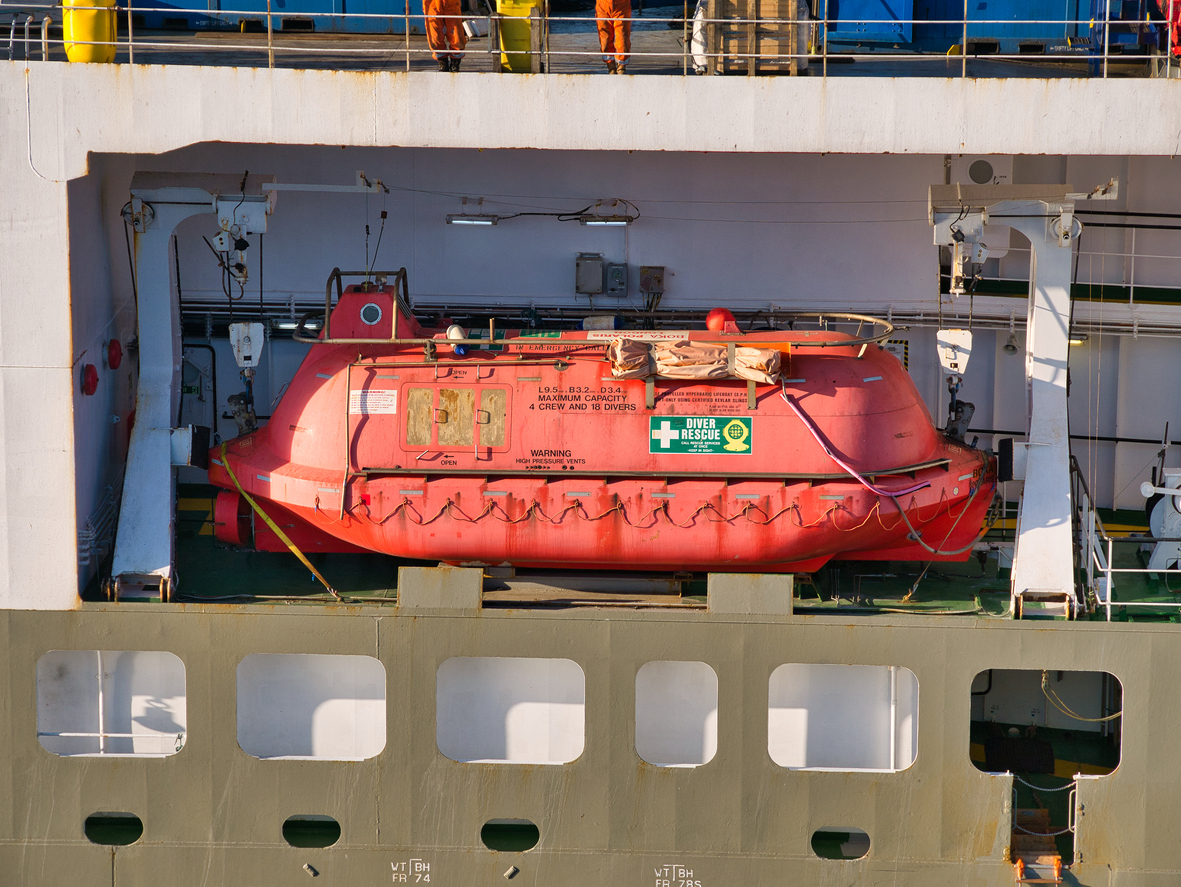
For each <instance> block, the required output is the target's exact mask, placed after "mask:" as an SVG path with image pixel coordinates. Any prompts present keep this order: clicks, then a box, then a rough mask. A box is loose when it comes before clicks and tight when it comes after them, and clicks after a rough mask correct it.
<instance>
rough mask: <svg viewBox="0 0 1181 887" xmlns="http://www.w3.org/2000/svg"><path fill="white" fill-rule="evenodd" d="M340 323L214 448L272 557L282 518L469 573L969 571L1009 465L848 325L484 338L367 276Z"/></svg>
mask: <svg viewBox="0 0 1181 887" xmlns="http://www.w3.org/2000/svg"><path fill="white" fill-rule="evenodd" d="M329 321H330V322H329V323H326V324H325V325H324V330H323V331H322V332H321V333H320V334H319V337H318V339H317V342H316V344H313V345H312V347H311V348H310V350H309V352H308V354H307V357H306V358H305V359H304V361H303V364H302V365H301V367H300V368H299V370H298V372H297V373H296V374H295V377H294V378H293V379H292V381H291V384H290V385H289V386H288V388H287V391H286V393H285V394H284V396H283V398H282V400H281V402H280V403H279V405H278V406H277V408H276V409H275V410H274V413H273V415H272V417H271V419H270V422H269V423H268V424H267V425H266V426H264V427H262V428H260V429H258V430H256V431H254V432H252V433H250V434H246V435H244V436H241V437H239V438H237V439H234V440H231V441H229V442H228V443H226V444H224V445H222V446H221V447H219V448H215V449H214V450H213V451H212V452H211V454H210V473H209V474H210V480H211V482H212V483H214V484H217V485H219V486H221V487H224V488H225V490H224V492H222V493H221V494H220V495H219V498H218V505H217V512H216V524H217V535H218V537H219V538H220V539H222V540H223V541H227V542H231V543H235V544H248V543H249V542H251V540H250V525H251V524H252V523H253V526H254V538H253V544H254V545H256V546H257V547H259V548H262V549H267V550H280V549H282V548H284V543H282V542H281V541H280V539H279V537H278V536H277V535H276V532H275V529H272V526H273V527H276V528H278V529H279V532H281V533H282V534H284V535H286V536H288V537H289V538H290V540H291V542H292V543H293V544H295V545H296V546H298V547H299V548H301V549H303V550H306V551H312V552H323V551H375V552H384V553H386V554H390V555H396V556H399V557H406V558H421V559H429V560H437V561H443V562H447V563H452V564H489V565H504V564H509V565H514V566H522V567H529V566H537V567H543V566H544V567H586V568H593V569H627V570H693V571H698V570H700V571H706V570H714V571H759V572H777V571H808V570H813V569H816V568H818V567H819V566H821V565H822V564H824V563H825V562H826V561H827V560H829V559H830V558H842V559H874V560H886V559H891V560H893V559H897V560H963V559H965V558H967V557H968V555H969V553H970V552H971V549H972V546H973V543H974V542H976V541H977V537H978V535H979V534H980V530H981V525H982V523H983V520H984V517H985V515H986V512H987V510H988V508H989V504H990V502H991V500H992V497H993V494H994V491H995V487H996V464H995V460H994V459H992V458H991V457H990V456H989V455H987V454H986V453H984V452H982V451H980V450H977V449H975V448H973V447H970V446H968V445H966V444H965V443H963V442H962V441H957V440H953V439H949V438H948V437H946V436H945V435H944V434H942V433H941V432H940V431H939V430H937V429H936V427H935V426H934V424H933V422H932V420H931V416H930V413H929V412H928V410H927V408H926V406H925V405H924V403H923V401H922V399H921V398H920V396H919V394H918V392H917V391H916V390H915V387H914V384H913V383H912V381H911V379H910V376H909V374H908V373H907V371H906V370H905V369H904V368H903V366H902V364H901V363H900V362H899V361H898V359H897V358H896V357H895V356H894V355H892V354H890V353H889V352H887V351H885V350H883V349H882V348H881V347H880V345H878V344H877V343H875V342H866V341H865V340H863V339H855V338H854V337H853V336H851V335H848V334H844V333H840V332H835V331H828V330H824V329H815V330H799V331H792V332H788V331H766V332H758V333H747V334H739V333H736V332H734V330H735V329H736V328H735V327H733V325H730V326H729V329H730V330H731V332H729V333H727V332H725V331H723V332H721V333H719V332H717V331H712V330H703V331H655V332H653V331H634V332H623V331H613V330H603V331H565V330H563V331H539V330H513V329H508V330H503V331H501V330H494V331H491V332H490V331H487V330H485V331H481V332H482V333H483V338H481V339H479V341H473V340H474V339H476V338H477V337H476V336H475V335H472V334H471V333H469V332H468V331H461V330H458V328H456V327H452V328H451V329H450V330H447V329H446V328H423V327H420V326H419V324H418V323H417V322H416V321H415V319H414V318H413V317H412V316H411V314H410V312H409V309H408V307H407V305H406V303H405V301H404V300H403V299H401V298H399V296H398V294H397V291H396V289H395V288H394V287H392V286H385V285H382V286H373V285H372V284H370V285H368V286H354V287H348V288H347V289H345V290H344V291H343V293H342V294H341V296H340V298H339V300H338V302H337V304H336V306H335V308H334V309H333V310H332V311H331V314H330V315H329ZM449 333H450V337H449ZM457 336H462V337H466V338H464V339H457ZM490 336H491V337H494V338H490ZM250 500H253V503H254V505H253V510H254V511H255V512H257V513H258V514H259V515H261V514H265V515H266V516H267V517H268V518H269V520H262V519H259V520H254V521H251V520H250V517H251V513H252V505H251V504H250Z"/></svg>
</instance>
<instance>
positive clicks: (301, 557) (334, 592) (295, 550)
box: [221, 441, 340, 600]
mask: <svg viewBox="0 0 1181 887" xmlns="http://www.w3.org/2000/svg"><path fill="white" fill-rule="evenodd" d="M227 444H228V441H226V442H223V443H222V445H221V462H222V466H223V467H224V468H225V470H226V474H228V475H229V476H230V480H232V481H233V482H234V486H235V487H237V488H238V492H239V493H241V494H242V498H244V499H245V500H246V501H247V502H249V503H250V507H251V508H253V509H254V513H255V514H257V515H258V516H259V517H261V518H262V519H263V522H264V523H265V524H266V525H267V526H268V527H270V528H271V530H272V531H273V532H274V534H275V535H276V536H278V537H279V538H280V539H281V540H283V544H284V545H286V546H287V547H288V548H289V549H291V553H292V554H294V555H295V556H296V557H297V558H299V560H300V563H302V564H303V565H304V566H305V567H307V568H308V569H309V570H311V571H312V575H313V576H315V577H316V578H317V579H319V580H320V584H321V585H323V586H324V587H325V588H327V589H328V593H329V594H331V595H332V596H333V597H334V598H336V599H337V600H340V593H339V592H337V590H336V589H335V588H333V587H332V586H331V585H329V584H328V580H327V579H325V578H324V577H323V576H321V575H320V571H319V570H317V569H316V568H315V567H313V566H312V562H311V561H309V560H308V559H307V558H306V557H305V556H304V553H303V552H302V551H300V550H299V549H298V548H297V547H296V545H295V543H294V542H292V541H291V540H290V539H288V538H287V534H286V533H284V532H283V531H282V530H280V529H279V525H278V524H276V523H275V522H274V521H273V520H271V519H270V518H269V517H267V513H266V512H265V511H263V510H262V506H261V505H259V504H258V503H257V502H255V501H254V497H253V496H251V495H250V494H249V493H247V492H246V491H245V490H244V489H242V484H240V483H239V482H238V476H237V475H236V474H234V469H232V468H231V467H230V460H229V459H227V458H226V445H227Z"/></svg>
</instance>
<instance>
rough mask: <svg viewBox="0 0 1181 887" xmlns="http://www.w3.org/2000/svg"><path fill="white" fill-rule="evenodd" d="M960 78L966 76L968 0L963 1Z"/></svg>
mask: <svg viewBox="0 0 1181 887" xmlns="http://www.w3.org/2000/svg"><path fill="white" fill-rule="evenodd" d="M960 39H961V40H962V41H963V42H961V43H960V77H961V78H965V77H967V76H968V0H964V31H963V37H961V38H960Z"/></svg>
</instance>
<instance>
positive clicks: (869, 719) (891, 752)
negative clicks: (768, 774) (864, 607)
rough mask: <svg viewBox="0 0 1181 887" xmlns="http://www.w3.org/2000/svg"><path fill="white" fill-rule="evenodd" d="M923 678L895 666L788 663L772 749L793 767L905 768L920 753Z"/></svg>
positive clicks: (774, 687)
mask: <svg viewBox="0 0 1181 887" xmlns="http://www.w3.org/2000/svg"><path fill="white" fill-rule="evenodd" d="M918 706H919V682H918V678H916V677H915V674H914V672H912V671H911V670H910V669H909V668H902V667H900V666H894V665H888V666H887V665H809V664H789V665H781V666H779V667H778V668H777V669H775V671H773V672H772V673H771V680H770V684H769V687H768V699H767V751H768V753H769V754H770V755H771V760H773V761H774V762H775V763H776V764H778V765H779V766H781V767H787V768H789V769H792V770H874V771H885V772H893V771H897V770H905V769H906V768H907V767H909V766H910V765H911V764H913V763H914V760H915V756H916V754H917V753H918Z"/></svg>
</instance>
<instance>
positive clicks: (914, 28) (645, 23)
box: [0, 0, 1181, 77]
mask: <svg viewBox="0 0 1181 887" xmlns="http://www.w3.org/2000/svg"><path fill="white" fill-rule="evenodd" d="M543 2H544V0H543ZM1174 4H1181V0H1169V5H1168V9H1169V17H1170V21H1171V20H1172V16H1173V11H1174ZM801 5H802V4H801ZM1111 7H1112V3H1111V2H1107V3H1105V4H1104V14H1103V17H1102V18H1100V19H1090V18H1088V19H1081V18H1080V19H1071V18H1053V19H1016V20H1012V19H1001V18H972V17H971V15H970V13H971V11H972V10H970V8H969V3H968V2H967V0H965V3H964V7H963V15H962V16H961V17H959V18H954V19H952V18H947V19H910V20H896V19H864V20H857V21H856V22H850V21H847V20H840V19H833V18H830V8H829V0H814V3H813V5H812V7H811V13H810V14H809V15H808V16H801V17H798V18H770V17H753V18H751V17H742V16H720V15H717V14H716V11H717V7H716V5H715V6H713V9H714V13H715V14H714V15H713V16H710V15H708V11H709V7H707V6H706V5H705V4H704V3H699V4H696V5H690V4H689V3H688V2H683V3H682V9H681V13H682V14H681V15H678V16H659V15H657V16H653V15H644V14H643V11H642V10H641V11H640V15H638V16H635V17H633V18H632V19H631V26H632V49H631V51H630V52H629V53H628V56H629V68H630V70H631V71H632V72H633V73H634V72H637V70H643V71H645V72H646V73H665V74H667V73H676V72H677V69H679V72H680V73H681V74H690V73H702V72H706V71H708V72H711V73H722V72H727V71H735V72H739V73H747V74H759V73H772V74H774V73H801V72H803V71H804V70H805V69H808V70H809V71H810V72H811V71H818V73H819V74H820V75H821V76H830V75H831V74H833V73H836V72H835V71H830V67H833V66H834V65H835V66H837V67H839V68H840V73H842V74H848V73H861V72H862V71H864V72H865V73H869V74H875V73H889V74H891V75H897V74H899V73H900V72H899V68H906V69H908V70H909V71H911V72H917V73H934V72H938V73H940V74H943V75H944V76H954V75H955V74H958V76H960V77H969V76H1008V75H1014V74H1015V75H1018V76H1029V73H1030V71H1031V68H1030V67H1029V66H1030V65H1031V64H1035V63H1039V62H1040V63H1043V64H1042V66H1041V67H1042V69H1043V70H1042V71H1040V72H1039V73H1041V74H1042V75H1043V76H1051V75H1056V74H1066V75H1070V76H1076V75H1077V74H1079V71H1078V70H1077V67H1078V65H1079V64H1080V63H1086V67H1087V69H1088V71H1087V72H1086V73H1090V74H1091V75H1093V76H1102V77H1107V76H1109V75H1110V74H1111V73H1112V67H1113V65H1114V64H1115V62H1116V60H1126V59H1128V58H1132V60H1133V61H1134V62H1135V63H1136V64H1137V65H1138V66H1144V65H1149V66H1150V67H1151V72H1152V73H1153V74H1154V75H1162V76H1181V70H1179V69H1178V64H1177V62H1176V61H1175V60H1174V58H1173V49H1174V36H1173V29H1172V28H1171V27H1170V21H1160V20H1156V21H1148V20H1140V19H1136V20H1131V19H1120V18H1115V17H1113V16H1112V14H1111V13H1112V9H1111ZM1120 8H1121V9H1122V7H1120ZM52 9H53V12H52V13H51V14H50V15H45V16H44V17H43V18H42V20H41V34H40V35H39V37H40V44H41V47H40V50H41V51H40V56H41V59H42V60H47V59H50V58H51V57H57V58H62V57H64V55H65V50H64V42H63V40H62V39H61V38H60V37H58V39H56V40H51V35H50V28H51V27H52V26H53V24H55V23H56V22H57V21H59V20H60V19H61V17H62V16H63V15H64V14H72V13H74V12H101V11H107V12H109V13H110V14H111V15H113V16H115V17H116V19H117V21H118V22H119V23H120V24H121V25H122V27H123V31H122V33H121V34H119V35H118V37H117V39H115V40H114V41H110V42H105V43H101V42H98V41H94V42H87V41H81V40H76V41H72V42H73V43H74V44H76V45H83V46H85V45H109V46H114V47H115V49H116V52H117V53H119V54H120V56H121V58H119V59H118V60H120V61H121V60H123V58H122V56H125V60H126V61H128V62H134V61H136V57H137V55H139V56H140V60H141V61H142V60H143V59H144V58H147V59H149V60H150V59H151V58H152V57H153V56H159V55H161V54H164V53H169V54H179V55H180V56H182V57H188V56H191V57H193V59H194V61H197V60H198V59H197V57H198V56H199V57H200V59H199V61H200V63H201V64H210V63H212V64H217V63H218V59H217V58H214V59H213V60H210V58H209V56H211V55H212V56H215V57H221V58H223V59H225V62H226V63H229V64H234V65H237V64H244V65H250V66H257V65H261V64H262V59H263V57H264V54H265V64H266V65H267V66H269V67H275V66H276V64H281V63H290V62H296V63H298V64H299V65H300V66H304V67H327V68H337V67H357V66H360V67H363V68H365V67H368V68H375V67H376V68H382V69H388V68H389V67H390V66H391V62H393V60H394V59H395V58H396V60H397V63H398V67H404V68H405V70H412V69H413V68H414V67H416V65H415V63H416V62H420V63H421V66H424V67H425V66H426V65H428V64H429V63H430V61H431V57H432V53H433V50H432V48H431V46H430V45H429V41H428V39H427V38H426V37H423V36H418V35H416V34H415V33H414V32H415V31H419V32H421V31H424V30H425V27H424V21H425V17H424V15H423V14H422V13H421V12H417V11H415V10H412V9H411V6H410V2H409V0H403V3H402V4H401V8H400V9H398V10H397V11H393V10H392V9H391V11H389V12H386V13H348V14H343V13H335V12H310V11H303V10H300V11H299V12H296V13H292V12H290V11H287V10H277V9H275V8H273V7H272V4H271V2H270V0H267V4H266V8H265V9H261V8H255V9H221V10H218V11H216V12H212V11H206V10H203V9H195V8H194V9H185V8H183V7H182V8H177V7H172V8H169V9H165V8H163V7H160V6H152V7H148V6H135V5H133V4H119V5H116V6H114V7H98V6H72V7H69V8H68V9H63V8H62V7H60V6H59V7H53V8H52ZM165 14H171V15H172V16H180V17H183V18H184V21H185V22H186V23H188V24H190V25H191V24H192V23H193V22H194V21H196V20H197V19H200V20H201V22H202V23H203V24H204V25H214V26H220V27H222V28H225V30H222V31H218V30H209V31H207V32H203V33H201V34H200V35H198V34H195V33H194V34H192V35H186V36H178V37H170V36H168V35H166V34H161V33H159V32H158V31H157V32H156V33H149V34H145V33H144V31H145V30H146V29H145V28H144V23H145V22H147V21H148V20H149V19H148V17H149V16H150V17H152V20H153V21H154V20H156V19H161V20H163V16H164V15H165ZM438 18H440V19H444V20H448V19H449V20H453V21H458V22H459V23H460V24H461V25H462V24H463V23H464V22H467V23H478V25H479V26H478V27H473V28H472V30H473V31H474V32H475V33H477V34H479V36H478V37H475V38H472V39H471V40H470V42H469V44H468V47H467V48H466V55H468V56H472V57H475V58H477V59H478V58H483V59H484V60H485V65H484V66H483V67H484V69H487V68H488V67H490V68H491V69H492V70H494V71H500V70H503V68H504V66H503V65H502V62H503V61H505V60H504V59H503V56H504V55H508V56H511V57H512V59H510V60H509V64H510V67H511V68H513V69H514V70H516V69H518V65H520V70H522V71H523V72H526V73H582V72H584V71H585V69H586V67H587V66H588V65H590V66H591V67H592V68H595V67H597V66H598V65H599V64H600V62H601V60H602V57H603V54H602V53H601V52H599V51H596V50H593V49H579V48H577V46H576V45H575V43H576V41H572V40H568V39H565V38H567V37H568V36H570V35H574V34H586V33H593V32H594V31H595V30H596V27H597V25H598V23H599V22H600V21H601V20H600V19H597V18H596V17H595V16H594V15H593V14H586V15H558V16H555V15H550V14H548V12H547V9H546V8H545V6H544V5H538V6H534V7H533V9H532V12H531V15H529V16H513V15H502V14H498V13H496V12H493V11H492V10H491V9H490V8H489V9H488V11H487V12H486V14H484V15H482V16H479V15H462V16H440V17H438ZM276 19H278V21H277V22H276ZM293 20H294V21H293ZM35 21H36V17H35V16H34V15H33V14H31V13H29V12H27V11H18V12H15V13H13V14H12V17H11V19H10V20H9V21H8V22H7V24H8V26H9V35H8V36H9V41H8V42H9V47H8V49H9V58H10V60H15V59H16V53H17V50H18V49H20V50H22V52H23V58H24V59H25V60H32V58H33V53H34V49H35V43H36V42H37V36H36V35H34V34H33V32H32V25H33V24H34V22H35ZM603 21H605V20H603ZM297 22H298V23H310V24H311V26H312V29H313V30H315V29H316V26H317V25H321V26H326V27H327V28H329V29H331V28H332V27H334V26H337V25H343V27H344V29H345V31H348V32H362V31H364V32H366V33H364V34H362V33H350V34H349V39H348V40H347V41H344V42H343V43H342V41H341V40H339V39H338V40H335V41H332V40H324V41H314V42H312V43H309V42H308V41H307V40H306V39H305V40H301V39H289V38H291V34H290V32H289V31H287V30H285V27H286V26H287V25H288V24H294V23H297ZM3 24H4V22H2V21H0V27H3ZM237 24H241V25H242V27H243V28H245V27H246V25H247V24H250V25H252V26H257V27H258V28H260V30H262V31H265V42H264V41H263V39H257V40H255V39H251V38H249V37H245V38H242V39H238V38H232V35H231V33H230V31H229V27H230V26H233V25H237ZM851 27H852V28H855V30H850V28H851ZM875 27H876V28H878V29H879V30H880V31H881V32H882V33H896V35H897V36H898V40H897V41H895V42H894V43H892V44H883V45H884V46H885V45H889V46H891V48H890V49H888V50H885V49H884V50H881V51H874V50H870V51H865V50H863V49H859V48H858V47H857V46H856V43H857V40H858V38H857V34H858V33H862V34H864V33H867V32H869V31H872V29H873V28H875ZM906 27H909V28H910V29H911V34H912V35H914V34H916V33H917V34H918V36H917V37H912V39H910V40H909V41H908V40H906V39H903V36H902V35H903V33H904V29H905V28H906ZM555 28H557V29H558V30H555ZM1022 28H1027V29H1030V35H1032V36H1029V35H1027V36H1026V37H1024V38H1022V37H1019V36H1014V35H1015V34H1018V33H1019V32H1020V29H1022ZM374 29H377V30H382V31H385V32H387V33H385V34H381V33H376V32H375V31H374ZM670 29H672V30H673V31H676V30H679V31H680V34H679V36H677V37H676V38H675V41H674V43H673V45H672V46H668V47H667V48H662V46H661V44H667V43H668V40H667V39H662V38H661V37H660V36H658V35H661V34H667V33H668V32H669V30H670ZM276 32H278V33H276ZM953 32H954V34H955V39H958V43H954V44H953V45H952V46H951V48H950V50H943V49H940V50H939V51H934V50H933V49H932V48H931V47H932V46H933V45H934V44H935V42H937V41H939V40H942V41H943V42H942V43H939V44H938V45H939V46H946V44H947V42H948V41H950V40H951V39H953V38H952V37H951V36H950V35H951V34H952V33H953ZM0 33H2V32H0ZM316 35H317V37H325V36H326V34H325V32H324V31H317V32H316ZM502 35H510V36H511V39H512V40H513V41H516V42H515V43H514V45H511V46H507V47H506V46H505V45H503V42H502V41H501V36H502ZM1160 35H1163V37H1161V36H1160ZM299 36H300V37H306V36H307V35H306V33H305V34H300V35H299ZM391 36H393V37H395V38H396V40H395V41H391V40H390V39H389V38H390V37H391ZM879 36H880V35H879ZM259 37H260V38H262V37H263V35H262V34H260V35H259ZM1153 37H1156V38H1157V40H1156V47H1155V48H1156V49H1159V50H1160V52H1161V54H1160V55H1153V54H1152V49H1153V48H1154V47H1151V45H1150V44H1149V43H1148V41H1149V40H1150V39H1151V38H1153ZM1120 38H1128V41H1129V42H1132V43H1134V45H1135V46H1136V47H1138V48H1143V49H1144V50H1145V53H1146V54H1144V55H1136V56H1126V55H1119V54H1114V53H1113V52H1112V50H1113V48H1117V49H1119V50H1121V52H1122V49H1123V47H1124V46H1125V45H1127V42H1125V41H1122V40H1120ZM764 40H766V42H767V43H768V45H769V46H770V47H771V48H772V49H774V50H775V51H770V49H766V50H765V49H764V47H763V41H764ZM1022 41H1024V43H1022ZM1002 42H1003V43H1014V42H1015V43H1017V44H1018V50H1019V51H1017V52H1000V51H999V49H1000V47H1001V44H1002ZM374 43H376V44H377V45H373V44H374ZM784 43H787V44H788V45H787V47H786V51H784V50H785V47H784V46H783V45H782V44H784ZM906 43H909V44H910V47H911V48H910V49H902V50H899V49H897V48H895V47H896V46H898V45H900V44H906ZM325 44H329V45H325ZM678 44H679V45H678ZM1030 48H1032V49H1033V50H1039V51H1026V49H1030ZM51 50H52V52H51ZM993 50H995V51H993ZM440 51H442V52H450V50H444V49H442V48H441V47H440ZM59 53H60V54H59ZM523 60H527V61H528V65H527V66H526V65H524V64H522V61H523ZM170 61H175V59H174V58H170ZM848 62H857V63H859V64H858V65H855V66H854V68H855V70H850V69H849V67H848V65H847V63H848ZM1050 62H1055V63H1062V62H1067V63H1074V65H1073V67H1072V66H1071V65H1070V64H1067V65H1062V64H1056V65H1050V64H1049V63H1050ZM1005 64H1009V65H1013V66H1016V65H1020V66H1021V67H1020V68H1019V69H1016V68H1010V67H1004V65H1005ZM469 67H470V66H469ZM526 67H527V70H525V69H526ZM940 67H941V69H940ZM599 70H602V68H599ZM1136 73H1140V72H1136Z"/></svg>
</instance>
